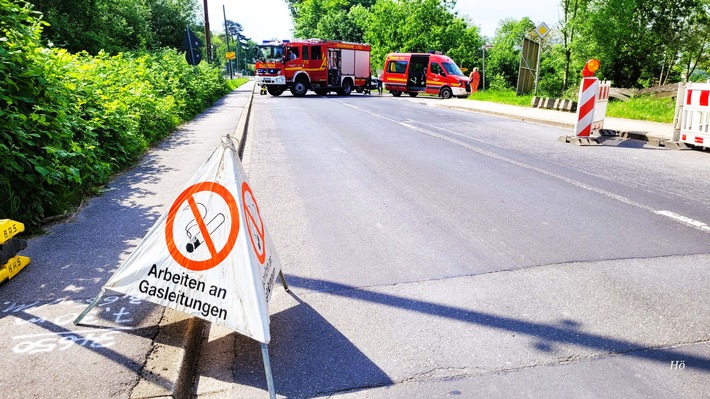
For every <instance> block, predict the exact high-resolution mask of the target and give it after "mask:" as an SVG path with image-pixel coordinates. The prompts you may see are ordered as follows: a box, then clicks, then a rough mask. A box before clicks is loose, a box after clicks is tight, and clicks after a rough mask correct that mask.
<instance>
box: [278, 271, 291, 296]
mask: <svg viewBox="0 0 710 399" xmlns="http://www.w3.org/2000/svg"><path fill="white" fill-rule="evenodd" d="M279 278H280V279H281V285H283V286H284V289H285V290H286V291H287V292H288V291H289V289H288V284H286V278H284V272H283V271H282V270H279Z"/></svg>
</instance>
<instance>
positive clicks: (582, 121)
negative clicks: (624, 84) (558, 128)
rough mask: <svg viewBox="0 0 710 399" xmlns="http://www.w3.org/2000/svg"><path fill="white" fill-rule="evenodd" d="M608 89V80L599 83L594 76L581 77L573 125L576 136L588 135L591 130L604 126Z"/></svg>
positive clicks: (597, 129)
mask: <svg viewBox="0 0 710 399" xmlns="http://www.w3.org/2000/svg"><path fill="white" fill-rule="evenodd" d="M610 89H611V83H610V82H607V81H604V82H601V83H600V82H599V79H597V78H595V77H586V78H582V84H581V86H580V88H579V101H578V102H577V103H578V104H579V105H578V106H577V123H576V124H575V126H574V133H575V135H576V136H577V137H589V136H590V135H591V134H592V132H595V131H599V130H601V129H603V128H604V119H605V118H606V106H607V104H608V103H609V91H610Z"/></svg>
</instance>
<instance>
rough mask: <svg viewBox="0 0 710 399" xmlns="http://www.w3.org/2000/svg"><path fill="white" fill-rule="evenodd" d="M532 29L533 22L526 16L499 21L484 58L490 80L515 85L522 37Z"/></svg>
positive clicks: (509, 85) (506, 85)
mask: <svg viewBox="0 0 710 399" xmlns="http://www.w3.org/2000/svg"><path fill="white" fill-rule="evenodd" d="M533 29H535V24H534V23H533V22H532V20H531V19H530V18H528V17H524V18H522V19H520V20H517V21H516V20H514V19H510V18H507V19H504V20H502V21H501V22H500V24H499V26H498V29H496V34H495V36H494V37H493V47H492V48H491V49H490V51H489V53H488V54H489V55H488V58H487V59H486V69H487V71H486V74H487V75H488V76H491V77H492V78H491V81H492V82H493V81H495V80H496V79H497V80H499V82H498V83H499V84H502V85H504V86H505V87H508V88H512V87H515V86H516V85H517V82H518V70H519V68H520V51H521V50H522V44H523V39H524V38H525V36H526V35H527V34H528V33H530V32H531V31H532V30H533Z"/></svg>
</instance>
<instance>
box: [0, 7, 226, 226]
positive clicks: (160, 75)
mask: <svg viewBox="0 0 710 399" xmlns="http://www.w3.org/2000/svg"><path fill="white" fill-rule="evenodd" d="M0 17H1V18H0V35H1V36H0V79H2V83H3V84H2V85H0V119H1V120H2V121H3V123H2V125H0V219H2V218H10V219H15V220H18V221H20V222H22V223H25V224H26V225H28V226H29V228H30V229H31V230H36V229H37V228H38V227H39V226H40V225H41V222H42V220H44V219H45V218H46V217H49V216H54V215H58V214H62V213H64V212H66V211H67V210H69V209H71V208H72V207H74V206H76V204H77V203H78V202H79V201H80V199H81V198H83V197H84V196H85V195H87V194H92V193H94V192H95V190H96V189H97V187H99V186H100V185H102V184H105V183H106V182H108V181H109V179H110V178H111V176H113V175H114V174H115V173H117V172H119V171H121V170H122V169H124V168H126V167H127V166H129V165H131V164H132V163H133V162H135V161H136V160H137V159H138V158H139V157H140V156H141V155H142V154H143V152H144V151H145V149H146V148H147V147H148V146H149V145H151V144H154V143H156V142H157V141H159V140H161V139H163V138H164V137H166V136H167V135H168V134H169V133H170V132H171V131H172V130H173V129H174V128H175V127H176V126H177V125H178V124H180V123H182V122H184V121H187V120H189V119H191V118H192V117H193V116H195V115H196V114H198V113H199V112H201V111H202V110H204V109H205V108H206V107H208V106H210V105H211V104H212V103H213V102H214V101H215V100H217V99H218V98H220V97H221V96H223V95H224V94H225V93H226V92H227V91H228V90H229V88H228V86H227V83H226V82H225V80H224V78H223V77H222V75H221V74H220V73H219V70H218V69H216V68H213V67H211V66H209V65H206V64H201V65H199V66H198V67H192V66H190V65H188V64H187V63H186V62H185V60H184V56H183V55H182V54H180V53H178V52H176V51H174V50H168V49H166V50H162V51H159V52H156V53H152V54H147V53H143V54H118V55H115V56H109V55H107V54H105V53H100V54H98V55H97V56H95V57H94V56H90V55H89V54H87V53H79V54H70V53H68V52H67V51H65V50H60V49H46V48H42V47H41V46H40V45H39V37H40V33H41V29H42V22H41V20H40V19H39V18H38V15H37V14H36V13H34V12H32V11H31V10H30V9H28V8H25V7H21V6H19V5H17V4H16V3H14V2H12V1H9V0H0Z"/></svg>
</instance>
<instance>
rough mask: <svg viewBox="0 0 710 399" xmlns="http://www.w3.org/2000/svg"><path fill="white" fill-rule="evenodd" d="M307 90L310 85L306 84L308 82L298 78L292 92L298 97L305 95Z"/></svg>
mask: <svg viewBox="0 0 710 399" xmlns="http://www.w3.org/2000/svg"><path fill="white" fill-rule="evenodd" d="M307 91H308V86H306V82H304V81H303V80H297V81H296V83H294V84H293V86H291V94H293V95H294V96H296V97H303V96H305V95H306V92H307Z"/></svg>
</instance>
